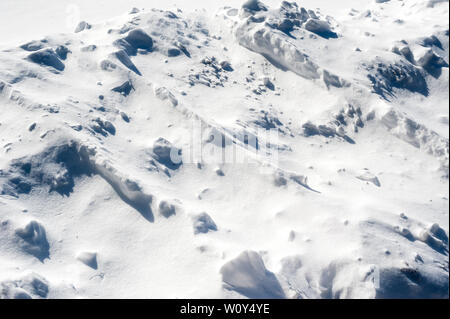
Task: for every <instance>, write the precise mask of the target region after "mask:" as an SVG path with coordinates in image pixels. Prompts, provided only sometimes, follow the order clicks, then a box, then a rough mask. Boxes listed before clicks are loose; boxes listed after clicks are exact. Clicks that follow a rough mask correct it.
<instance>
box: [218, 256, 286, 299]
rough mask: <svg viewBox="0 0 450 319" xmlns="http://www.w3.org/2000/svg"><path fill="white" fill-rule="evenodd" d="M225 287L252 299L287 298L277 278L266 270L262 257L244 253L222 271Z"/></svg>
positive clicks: (227, 264) (224, 266) (223, 267)
mask: <svg viewBox="0 0 450 319" xmlns="http://www.w3.org/2000/svg"><path fill="white" fill-rule="evenodd" d="M220 273H221V274H222V280H223V282H224V287H225V288H226V289H229V290H233V291H236V292H237V293H239V294H241V295H243V296H245V297H247V298H251V299H279V298H285V294H284V292H283V289H282V288H281V285H280V283H279V282H278V279H277V278H276V276H275V275H274V274H273V273H272V272H270V271H269V270H267V269H266V266H265V265H264V261H263V260H262V258H261V256H260V255H259V254H258V253H257V252H254V251H244V252H242V253H241V254H240V255H239V256H238V257H236V258H235V259H233V260H231V261H229V262H227V263H226V264H225V265H223V266H222V268H221V269H220Z"/></svg>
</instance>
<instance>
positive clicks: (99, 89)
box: [0, 0, 449, 298]
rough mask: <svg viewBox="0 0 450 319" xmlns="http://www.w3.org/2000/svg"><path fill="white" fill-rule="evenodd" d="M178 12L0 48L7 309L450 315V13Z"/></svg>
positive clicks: (254, 3)
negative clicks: (269, 304) (284, 307)
mask: <svg viewBox="0 0 450 319" xmlns="http://www.w3.org/2000/svg"><path fill="white" fill-rule="evenodd" d="M175 2H176V7H173V9H172V11H164V10H159V9H154V8H140V7H139V9H137V8H127V10H125V12H124V14H123V15H121V16H119V17H116V18H114V17H108V19H105V20H103V21H102V22H99V23H94V21H100V20H102V19H100V18H99V19H95V20H94V19H93V20H92V21H82V22H80V23H78V26H77V27H76V28H74V27H71V28H70V30H69V32H68V33H63V32H61V33H57V34H53V35H49V36H46V37H43V36H39V37H36V38H35V39H34V40H33V39H32V38H27V39H25V40H23V41H22V40H21V41H20V42H17V43H15V44H13V45H7V44H6V43H5V45H2V48H1V49H0V298H92V297H95V298H99V297H100V298H123V297H125V298H216V297H217V298H448V253H449V246H448V245H449V240H448V237H449V235H448V200H449V198H448V172H449V163H448V162H449V143H448V125H449V116H448V97H449V95H448V76H449V74H448V72H449V68H448V48H449V45H448V42H449V41H448V24H446V22H443V21H447V18H448V8H447V7H446V5H447V4H448V2H441V1H425V0H411V1H370V3H369V2H366V1H359V2H358V1H355V2H352V4H353V5H354V8H351V7H350V6H348V4H347V3H346V1H344V2H343V3H342V4H340V3H339V4H335V3H334V2H333V4H332V2H330V3H329V4H326V5H325V4H324V3H325V2H323V1H322V2H321V3H320V4H319V3H318V6H320V5H322V4H324V5H325V7H324V8H315V7H314V8H304V7H302V5H303V3H296V2H287V1H283V2H281V3H280V2H278V3H275V2H274V1H271V0H266V1H260V0H246V1H242V3H241V4H240V5H239V6H237V7H224V8H218V7H219V5H217V8H215V9H218V10H217V11H215V12H214V13H213V12H210V11H203V10H197V11H192V10H190V9H189V10H185V7H186V6H188V3H189V6H191V5H192V6H194V5H198V4H197V2H187V1H178V0H176V1H175ZM211 3H212V4H211V6H215V5H216V4H214V1H212V2H211ZM92 4H94V2H92ZM30 6H31V7H32V6H33V5H31V4H30ZM337 6H339V7H340V9H339V10H336V9H335V7H337ZM347 7H348V8H347ZM346 8H347V9H346ZM107 9H110V8H107ZM312 9H314V10H312ZM49 10H50V11H51V10H53V9H51V8H50V9H49ZM50 11H49V12H50ZM94 13H95V12H94ZM1 21H2V20H1V19H0V23H1ZM430 21H432V23H431V22H430ZM39 23H44V22H39ZM55 23H56V22H55ZM0 30H1V28H0ZM6 40H8V39H6Z"/></svg>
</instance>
